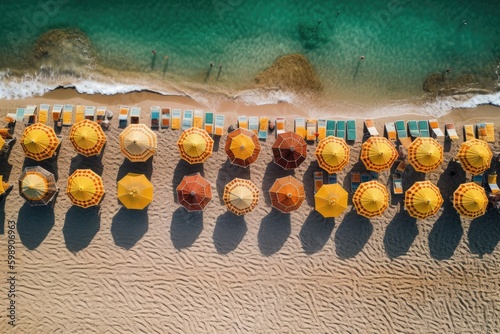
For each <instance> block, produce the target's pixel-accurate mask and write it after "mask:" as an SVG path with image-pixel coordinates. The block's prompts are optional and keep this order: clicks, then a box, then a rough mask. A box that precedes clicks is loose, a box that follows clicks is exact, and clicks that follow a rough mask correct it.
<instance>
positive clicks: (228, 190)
mask: <svg viewBox="0 0 500 334" xmlns="http://www.w3.org/2000/svg"><path fill="white" fill-rule="evenodd" d="M223 197H224V203H225V204H226V206H227V208H228V210H230V211H232V212H233V213H234V214H237V215H244V214H247V213H249V212H250V211H252V210H253V209H254V208H255V207H256V206H257V203H258V202H259V189H258V188H257V186H256V185H255V184H253V182H252V181H250V180H245V179H239V178H236V179H234V180H232V181H231V182H229V183H228V184H226V186H225V187H224V196H223Z"/></svg>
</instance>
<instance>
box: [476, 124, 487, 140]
mask: <svg viewBox="0 0 500 334" xmlns="http://www.w3.org/2000/svg"><path fill="white" fill-rule="evenodd" d="M476 131H477V139H481V140H484V141H486V139H488V136H487V134H486V123H477V124H476Z"/></svg>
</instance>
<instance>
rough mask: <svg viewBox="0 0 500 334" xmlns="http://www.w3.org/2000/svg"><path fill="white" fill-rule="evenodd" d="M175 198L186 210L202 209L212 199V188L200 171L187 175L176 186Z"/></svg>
mask: <svg viewBox="0 0 500 334" xmlns="http://www.w3.org/2000/svg"><path fill="white" fill-rule="evenodd" d="M177 199H178V200H179V203H180V204H181V205H182V206H184V207H185V208H186V210H188V211H202V210H203V209H205V206H207V204H208V203H209V202H210V200H211V199H212V188H211V187H210V183H209V182H208V181H207V180H205V179H204V178H203V176H201V175H200V173H196V174H193V175H187V176H184V177H183V178H182V181H181V183H179V185H178V186H177Z"/></svg>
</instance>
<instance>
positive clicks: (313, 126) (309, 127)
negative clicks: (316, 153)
mask: <svg viewBox="0 0 500 334" xmlns="http://www.w3.org/2000/svg"><path fill="white" fill-rule="evenodd" d="M306 131H307V134H306V140H308V141H314V140H316V138H317V136H316V134H317V132H318V121H317V120H315V119H308V120H307V122H306Z"/></svg>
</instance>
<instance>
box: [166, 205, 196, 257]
mask: <svg viewBox="0 0 500 334" xmlns="http://www.w3.org/2000/svg"><path fill="white" fill-rule="evenodd" d="M202 231H203V212H202V211H196V212H189V211H187V210H186V209H185V208H184V207H180V208H177V210H175V211H174V213H173V214H172V222H171V224H170V240H172V244H173V245H174V247H175V249H177V250H181V249H184V248H189V247H191V246H192V245H193V244H194V242H195V241H196V239H198V236H199V235H200V233H201V232H202Z"/></svg>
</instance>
